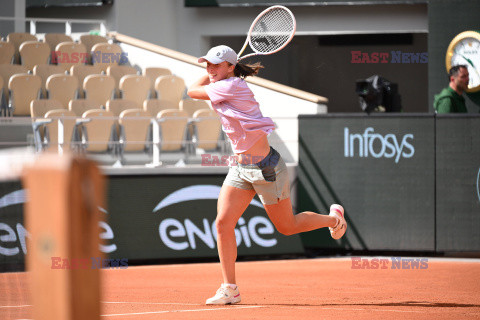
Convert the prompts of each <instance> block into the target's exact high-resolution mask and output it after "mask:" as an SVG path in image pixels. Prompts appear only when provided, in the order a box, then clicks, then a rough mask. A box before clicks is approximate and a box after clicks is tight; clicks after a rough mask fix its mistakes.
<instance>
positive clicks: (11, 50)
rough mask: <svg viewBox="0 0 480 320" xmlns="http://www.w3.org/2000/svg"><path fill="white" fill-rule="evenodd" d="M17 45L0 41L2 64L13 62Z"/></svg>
mask: <svg viewBox="0 0 480 320" xmlns="http://www.w3.org/2000/svg"><path fill="white" fill-rule="evenodd" d="M14 56H15V46H14V45H13V44H12V43H10V42H5V41H0V64H7V63H12V62H13V57H14Z"/></svg>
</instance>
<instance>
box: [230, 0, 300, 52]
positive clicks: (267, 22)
mask: <svg viewBox="0 0 480 320" xmlns="http://www.w3.org/2000/svg"><path fill="white" fill-rule="evenodd" d="M296 28H297V23H296V21H295V17H294V15H293V13H292V12H291V11H290V10H289V9H288V8H286V7H284V6H272V7H269V8H267V9H265V10H264V11H263V12H261V13H260V14H259V15H258V16H257V17H256V18H255V20H254V21H253V22H252V25H251V26H250V30H249V31H248V35H247V39H246V40H245V44H244V45H243V48H242V50H240V52H239V53H238V61H240V60H243V59H245V58H248V57H251V56H256V55H267V54H272V53H275V52H278V51H280V50H282V49H283V48H285V46H286V45H287V44H288V43H289V42H290V41H291V40H292V38H293V36H294V34H295V30H296ZM248 44H250V48H251V49H252V50H253V53H250V54H247V55H245V56H243V57H240V56H241V55H242V53H243V52H244V51H245V49H246V48H247V45H248Z"/></svg>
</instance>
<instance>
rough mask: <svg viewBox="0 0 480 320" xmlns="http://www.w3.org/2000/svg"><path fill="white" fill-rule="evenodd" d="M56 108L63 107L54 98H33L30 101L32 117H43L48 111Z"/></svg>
mask: <svg viewBox="0 0 480 320" xmlns="http://www.w3.org/2000/svg"><path fill="white" fill-rule="evenodd" d="M57 109H63V106H62V104H61V102H60V101H58V100H55V99H34V100H32V101H31V102H30V116H31V117H32V118H33V119H36V118H44V117H45V114H46V113H47V112H48V111H51V110H57Z"/></svg>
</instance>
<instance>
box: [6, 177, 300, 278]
mask: <svg viewBox="0 0 480 320" xmlns="http://www.w3.org/2000/svg"><path fill="white" fill-rule="evenodd" d="M223 180H224V176H223V175H218V176H203V175H202V176H198V175H197V176H193V175H188V174H185V175H175V176H172V175H162V176H147V175H146V176H120V177H119V176H112V177H110V178H109V190H108V199H107V201H108V209H106V208H98V209H99V210H98V214H99V215H101V217H100V219H101V221H100V222H99V228H100V233H99V237H100V239H101V240H102V244H101V245H100V250H101V252H103V253H105V255H106V256H107V257H108V258H109V259H104V260H105V261H103V260H102V261H100V262H99V263H97V260H95V259H94V257H92V260H91V261H89V263H87V262H86V261H69V260H65V259H64V258H62V257H52V259H53V260H52V268H53V267H55V268H83V267H85V266H86V265H89V266H92V265H93V263H94V262H95V263H97V265H100V266H101V267H102V268H105V267H117V264H118V263H117V262H118V261H120V265H119V267H126V266H127V265H128V262H131V261H135V260H144V261H148V260H159V259H171V258H182V259H184V258H192V257H196V258H205V257H216V256H217V245H216V239H217V234H216V228H215V218H216V212H217V211H216V207H217V199H218V195H219V192H220V189H221V184H222V183H223ZM26 201H28V194H27V192H26V191H25V190H24V189H22V186H21V185H20V183H19V182H13V183H1V184H0V270H1V269H2V265H3V266H4V267H5V266H6V265H22V264H23V262H24V257H25V255H26V254H28V252H27V246H26V241H27V238H28V230H26V229H25V227H24V224H23V204H24V203H25V202H26ZM235 236H236V240H237V247H238V254H239V256H242V255H244V256H246V255H273V254H290V253H302V252H303V246H302V244H301V240H300V237H299V236H298V235H294V236H288V237H287V236H284V235H282V234H280V233H279V232H278V231H277V230H276V229H275V227H274V225H273V224H272V222H271V221H270V219H269V218H268V216H267V215H266V212H265V209H264V208H263V205H262V204H261V203H260V201H259V200H258V199H257V198H254V199H253V200H252V201H251V203H250V205H249V206H248V208H247V210H246V211H245V213H244V215H243V216H242V217H241V218H240V219H239V221H238V224H237V227H236V228H235ZM112 263H113V265H112Z"/></svg>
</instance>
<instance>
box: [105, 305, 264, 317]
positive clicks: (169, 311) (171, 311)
mask: <svg viewBox="0 0 480 320" xmlns="http://www.w3.org/2000/svg"><path fill="white" fill-rule="evenodd" d="M253 308H263V306H245V307H234V306H230V307H227V308H208V309H194V310H167V311H150V312H135V313H118V314H102V315H100V316H101V317H118V316H136V315H143V314H160V313H174V312H199V311H217V310H233V309H253Z"/></svg>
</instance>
